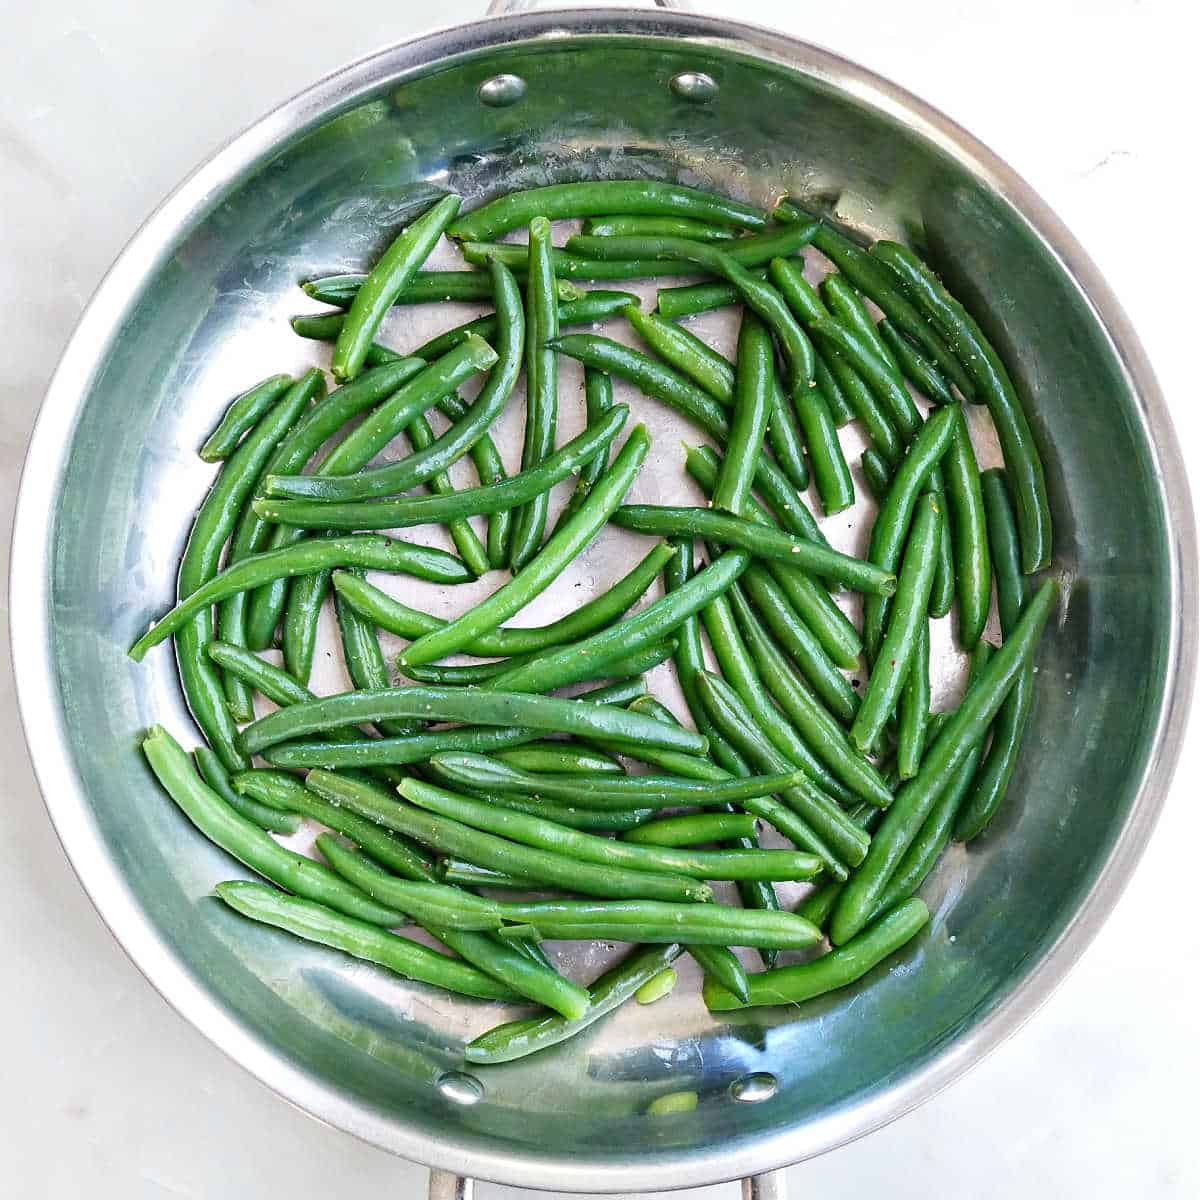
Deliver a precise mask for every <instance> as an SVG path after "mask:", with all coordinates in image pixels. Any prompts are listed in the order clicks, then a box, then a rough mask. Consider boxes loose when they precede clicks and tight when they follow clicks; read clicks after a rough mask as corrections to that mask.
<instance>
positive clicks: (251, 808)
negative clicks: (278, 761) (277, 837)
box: [192, 746, 300, 835]
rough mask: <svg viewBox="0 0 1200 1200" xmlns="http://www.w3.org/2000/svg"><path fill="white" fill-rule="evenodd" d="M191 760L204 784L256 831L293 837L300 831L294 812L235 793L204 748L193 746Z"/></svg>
mask: <svg viewBox="0 0 1200 1200" xmlns="http://www.w3.org/2000/svg"><path fill="white" fill-rule="evenodd" d="M192 757H193V758H194V759H195V760H196V769H197V770H198V771H199V772H200V775H201V778H203V780H204V782H205V783H207V784H208V786H209V787H210V788H212V790H213V791H214V792H216V793H217V795H218V796H220V797H221V799H222V800H224V801H225V803H226V804H228V805H229V807H230V808H232V809H233V810H234V812H236V813H238V814H239V815H240V816H243V817H245V818H246V820H247V821H253V822H254V824H255V825H257V826H258V827H259V828H260V829H267V830H270V831H271V832H272V833H282V834H285V835H290V834H293V833H295V832H296V830H297V829H299V828H300V818H299V817H298V816H296V815H295V813H288V812H280V810H279V809H278V808H276V807H273V806H272V805H269V804H259V803H258V801H257V800H254V799H252V798H251V797H249V796H242V795H239V794H238V793H237V792H235V791H234V790H233V785H232V784H231V783H230V781H229V775H228V773H227V772H226V770H225V768H224V767H223V766H222V765H221V760H220V758H218V757H217V755H216V753H215V752H214V751H212V750H210V749H209V748H208V747H207V746H197V747H196V749H195V750H193V751H192Z"/></svg>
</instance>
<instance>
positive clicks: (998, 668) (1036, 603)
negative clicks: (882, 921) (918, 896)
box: [832, 580, 1058, 942]
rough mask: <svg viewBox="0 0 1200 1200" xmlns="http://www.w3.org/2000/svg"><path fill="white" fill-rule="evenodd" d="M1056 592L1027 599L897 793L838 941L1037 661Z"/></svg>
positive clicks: (837, 927)
mask: <svg viewBox="0 0 1200 1200" xmlns="http://www.w3.org/2000/svg"><path fill="white" fill-rule="evenodd" d="M1057 595H1058V585H1057V583H1056V582H1055V581H1054V580H1047V581H1046V582H1045V583H1043V584H1042V586H1041V587H1040V588H1039V589H1038V591H1037V593H1036V594H1035V595H1034V596H1033V597H1032V598H1031V599H1030V600H1029V602H1028V603H1027V604H1026V605H1025V608H1024V610H1023V611H1022V613H1021V619H1020V620H1019V621H1018V623H1017V625H1016V626H1015V628H1014V629H1013V632H1012V636H1011V637H1009V638H1008V640H1007V641H1005V643H1004V645H1003V646H1001V647H1000V649H999V650H998V651H997V652H996V653H995V654H994V655H993V656H992V660H991V662H990V663H988V665H987V667H986V668H985V669H984V670H983V671H982V672H981V673H980V676H979V679H978V680H977V681H976V682H975V684H974V685H973V686H972V687H971V688H970V690H969V691H968V692H967V694H966V696H965V697H964V698H963V701H962V703H961V704H960V705H959V706H958V709H957V710H956V711H955V712H954V714H953V715H952V716H951V717H950V719H949V720H948V721H947V722H946V724H945V726H944V727H943V728H942V731H941V733H940V734H938V736H937V738H936V739H935V740H934V741H933V743H932V744H931V745H930V747H929V749H928V750H927V751H926V752H925V758H924V760H923V761H922V763H921V769H920V770H919V771H918V772H917V774H916V776H915V778H913V779H910V780H909V781H908V782H907V783H906V784H905V785H904V786H903V787H902V788H901V789H900V791H899V792H898V793H897V795H896V799H895V800H894V801H893V802H892V806H891V808H890V809H889V810H888V812H887V814H886V815H885V817H884V819H883V823H882V824H881V825H880V826H879V828H878V829H877V830H876V832H875V835H874V837H873V838H872V839H871V849H870V851H869V852H868V854H867V858H866V861H865V862H864V863H863V864H862V866H861V867H860V868H859V870H858V873H857V874H856V875H855V876H854V878H853V879H852V880H851V881H850V883H849V884H847V886H846V890H845V892H843V893H842V897H841V899H840V900H839V901H838V907H837V909H836V911H835V912H834V916H833V924H832V936H833V940H834V941H835V942H843V941H845V940H846V939H847V938H850V937H853V936H854V934H856V933H857V932H858V931H859V930H860V929H861V928H862V927H863V925H864V924H865V923H866V921H867V919H868V918H869V916H870V914H871V913H872V912H873V911H874V908H875V905H876V903H877V901H878V899H879V897H880V896H881V895H882V894H883V891H884V889H885V888H886V887H887V885H888V883H889V881H890V879H891V877H892V875H893V874H894V872H895V870H896V866H897V864H898V863H899V861H900V859H901V858H902V857H903V856H904V853H905V851H906V850H907V849H908V847H909V846H910V845H911V844H912V841H913V839H914V838H915V837H916V836H917V834H918V833H919V832H920V830H921V827H922V826H923V825H924V823H925V820H926V818H927V817H928V816H929V813H930V810H931V809H932V808H933V806H934V804H935V803H936V801H937V798H938V796H939V795H940V794H941V792H942V790H943V789H944V788H945V786H946V785H947V783H948V782H949V781H950V779H951V778H952V777H953V774H954V772H955V771H957V770H958V768H959V767H960V766H961V765H962V763H963V760H964V759H965V758H966V757H967V756H968V755H969V754H970V752H971V747H972V746H973V745H974V744H975V742H976V741H978V740H979V739H980V738H981V737H982V736H983V734H984V733H985V731H986V730H987V727H988V726H989V725H990V724H991V722H992V720H993V718H994V717H995V716H996V713H997V712H998V711H999V709H1000V706H1001V705H1002V704H1003V702H1004V698H1005V697H1006V696H1007V695H1008V693H1009V691H1010V690H1011V689H1012V686H1013V683H1014V682H1015V680H1016V679H1017V677H1018V676H1019V675H1020V674H1021V672H1022V671H1023V670H1024V669H1025V668H1026V666H1027V665H1028V664H1029V663H1030V662H1032V661H1033V656H1034V653H1035V652H1036V650H1037V644H1038V640H1039V638H1040V636H1041V632H1042V629H1043V627H1044V626H1045V624H1046V620H1047V618H1048V617H1049V616H1050V610H1051V609H1052V608H1053V606H1054V602H1055V599H1056V597H1057Z"/></svg>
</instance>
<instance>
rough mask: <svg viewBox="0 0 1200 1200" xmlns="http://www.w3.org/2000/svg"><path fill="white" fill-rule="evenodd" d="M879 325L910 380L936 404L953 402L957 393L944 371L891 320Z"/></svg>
mask: <svg viewBox="0 0 1200 1200" xmlns="http://www.w3.org/2000/svg"><path fill="white" fill-rule="evenodd" d="M876 328H877V329H878V330H879V336H880V337H881V338H883V341H884V343H885V344H886V345H887V347H888V349H889V350H890V351H891V352H892V357H893V358H894V359H895V360H896V362H897V363H898V364H899V367H900V371H901V373H902V374H903V375H904V378H905V379H907V380H908V381H909V383H911V384H912V385H913V386H914V387H915V388H916V389H917V390H918V391H919V392H920V393H921V394H922V395H923V396H924V397H925V398H926V399H927V400H929V401H931V402H932V403H934V404H953V403H954V393H953V392H952V391H951V390H950V385H949V384H948V383H947V382H946V380H945V378H944V377H943V375H942V373H941V372H940V371H939V370H938V369H937V367H936V366H935V365H934V363H932V362H930V360H929V359H927V358H926V357H925V355H924V354H922V353H921V351H920V350H918V349H917V347H916V346H914V345H913V343H912V342H910V341H909V340H908V338H906V337H905V336H904V334H902V333H901V332H900V331H899V330H898V329H897V328H896V327H895V325H893V324H892V323H891V321H889V320H888V319H887V318H886V317H885V318H884V319H883V320H882V321H880V322H879V324H878V326H876Z"/></svg>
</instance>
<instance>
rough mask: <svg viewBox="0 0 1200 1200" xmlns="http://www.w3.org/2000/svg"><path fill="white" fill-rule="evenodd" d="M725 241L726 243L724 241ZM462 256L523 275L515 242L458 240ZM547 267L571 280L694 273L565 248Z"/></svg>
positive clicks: (683, 266)
mask: <svg viewBox="0 0 1200 1200" xmlns="http://www.w3.org/2000/svg"><path fill="white" fill-rule="evenodd" d="M596 240H597V241H618V240H621V239H617V238H597V239H596ZM726 244H728V243H726ZM459 249H460V250H462V254H463V258H465V259H466V260H467V262H469V263H473V264H474V265H475V266H479V267H483V266H487V265H488V263H492V262H502V263H504V265H505V266H506V267H508V268H509V269H510V270H511V271H513V272H514V273H515V274H516V275H517V277H518V278H521V277H522V276H524V275H525V274H526V266H525V263H526V251H525V246H524V245H522V244H521V243H519V242H462V243H461V244H460V246H459ZM550 266H551V269H552V270H553V271H554V274H555V275H556V276H557V277H559V278H563V277H565V278H567V279H571V280H575V279H578V280H588V281H591V280H595V281H608V282H611V281H616V280H625V279H653V278H656V277H659V276H663V275H694V274H695V273H696V268H695V267H694V266H693V265H692V264H691V263H689V262H682V261H680V262H668V261H666V260H659V259H653V258H630V259H607V258H588V257H586V256H585V255H583V254H576V253H573V252H571V251H569V250H559V249H557V248H555V249H551V251H550Z"/></svg>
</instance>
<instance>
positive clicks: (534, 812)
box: [487, 792, 654, 833]
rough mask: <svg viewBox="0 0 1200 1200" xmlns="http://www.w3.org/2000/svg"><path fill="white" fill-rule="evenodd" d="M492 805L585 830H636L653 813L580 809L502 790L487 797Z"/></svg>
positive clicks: (638, 809) (618, 831)
mask: <svg viewBox="0 0 1200 1200" xmlns="http://www.w3.org/2000/svg"><path fill="white" fill-rule="evenodd" d="M487 802H488V803H489V804H496V805H499V806H500V807H501V808H511V809H512V810H513V811H514V812H519V813H525V814H526V815H527V816H531V817H543V818H545V819H546V820H547V821H553V822H555V823H556V824H558V825H566V826H569V827H570V828H571V829H579V830H582V831H583V832H585V833H623V832H625V831H626V830H628V829H636V828H637V827H638V826H639V825H642V824H644V823H645V822H646V821H648V820H649V819H650V818H651V817H652V816H654V810H653V809H652V808H627V809H623V810H619V811H613V810H611V809H606V808H577V807H575V806H573V805H570V804H556V803H555V802H554V801H553V800H544V799H542V798H541V797H540V796H539V797H536V798H534V797H529V796H516V795H513V794H512V793H511V792H500V793H496V794H493V795H489V796H488V797H487Z"/></svg>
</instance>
